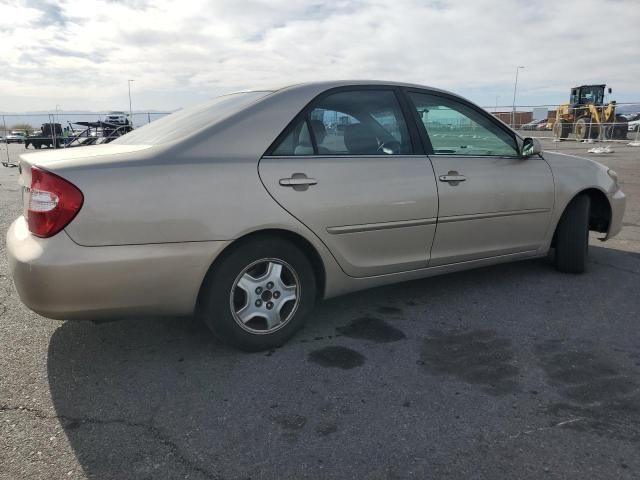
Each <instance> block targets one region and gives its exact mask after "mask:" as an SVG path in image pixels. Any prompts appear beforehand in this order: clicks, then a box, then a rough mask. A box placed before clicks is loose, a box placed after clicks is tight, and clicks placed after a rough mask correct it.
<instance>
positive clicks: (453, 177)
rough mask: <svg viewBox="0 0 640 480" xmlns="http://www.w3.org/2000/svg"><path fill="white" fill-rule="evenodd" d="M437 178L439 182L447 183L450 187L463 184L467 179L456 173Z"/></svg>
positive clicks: (452, 172)
mask: <svg viewBox="0 0 640 480" xmlns="http://www.w3.org/2000/svg"><path fill="white" fill-rule="evenodd" d="M438 178H439V179H440V181H441V182H447V183H449V184H451V185H457V184H458V183H460V182H464V181H465V180H466V179H467V177H465V176H464V175H460V174H459V173H458V172H456V171H450V172H449V173H447V174H446V175H440V176H439V177H438Z"/></svg>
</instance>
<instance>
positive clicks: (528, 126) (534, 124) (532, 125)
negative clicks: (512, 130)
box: [521, 118, 548, 130]
mask: <svg viewBox="0 0 640 480" xmlns="http://www.w3.org/2000/svg"><path fill="white" fill-rule="evenodd" d="M547 121H548V120H547V119H546V118H545V119H542V120H532V121H531V122H529V123H525V124H524V125H522V127H521V128H522V130H539V127H540V126H541V125H543V126H544V125H546V124H547Z"/></svg>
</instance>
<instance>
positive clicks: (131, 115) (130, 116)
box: [127, 80, 135, 128]
mask: <svg viewBox="0 0 640 480" xmlns="http://www.w3.org/2000/svg"><path fill="white" fill-rule="evenodd" d="M133 81H135V80H127V84H128V85H129V122H131V128H133V110H132V109H131V82H133Z"/></svg>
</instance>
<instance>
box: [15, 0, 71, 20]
mask: <svg viewBox="0 0 640 480" xmlns="http://www.w3.org/2000/svg"><path fill="white" fill-rule="evenodd" d="M25 6H26V7H27V8H32V9H35V10H37V11H39V12H40V18H39V19H38V20H37V23H38V24H40V25H45V26H48V25H60V26H65V25H66V24H67V22H68V21H69V18H68V17H67V15H66V14H65V13H64V10H63V8H62V7H61V6H60V5H59V4H56V3H54V2H49V1H47V0H26V2H25ZM34 26H37V25H34Z"/></svg>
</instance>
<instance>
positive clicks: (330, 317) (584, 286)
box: [48, 247, 640, 479]
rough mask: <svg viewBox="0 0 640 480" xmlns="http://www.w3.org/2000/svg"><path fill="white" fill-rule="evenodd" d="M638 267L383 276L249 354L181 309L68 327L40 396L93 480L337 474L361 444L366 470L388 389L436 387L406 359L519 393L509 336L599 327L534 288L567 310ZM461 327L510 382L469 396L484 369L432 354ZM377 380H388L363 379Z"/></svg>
mask: <svg viewBox="0 0 640 480" xmlns="http://www.w3.org/2000/svg"><path fill="white" fill-rule="evenodd" d="M639 272H640V255H638V254H631V253H628V252H622V251H616V250H611V249H604V248H600V247H593V248H592V255H591V262H590V265H589V273H588V274H587V275H584V276H570V275H560V274H558V273H556V272H555V271H554V270H553V268H552V267H551V265H550V264H549V262H547V261H545V260H535V261H526V262H519V263H514V264H507V265H500V266H495V267H488V268H483V269H478V270H473V271H467V272H461V273H455V274H450V275H445V276H441V277H434V278H429V279H424V280H417V281H411V282H406V283H402V284H397V285H392V286H387V287H380V288H376V289H373V290H369V291H365V292H360V293H356V294H351V295H348V296H345V297H341V298H337V299H332V300H329V301H326V302H324V303H323V304H322V305H320V306H319V308H318V311H317V312H316V313H315V314H314V315H313V316H312V318H311V319H310V320H309V322H308V325H307V327H305V329H304V330H303V331H302V332H301V333H299V334H298V335H297V336H296V337H295V338H294V339H292V341H291V342H290V343H289V344H287V345H286V346H284V347H282V348H280V349H277V350H274V351H271V352H262V353H255V354H247V353H242V352H238V351H236V350H233V349H230V348H228V347H226V346H224V345H221V344H220V343H218V342H216V341H215V340H214V339H213V337H212V336H211V335H210V334H209V333H208V332H207V331H206V330H205V329H204V328H201V327H198V326H194V325H192V323H191V322H189V321H188V320H185V319H180V318H170V319H135V320H126V321H117V322H108V323H100V324H95V323H91V322H65V323H63V324H62V325H61V326H60V327H59V328H58V329H57V330H56V331H55V332H54V334H53V336H52V338H51V341H50V345H49V351H48V380H49V386H50V391H51V397H52V399H53V404H54V408H55V411H56V414H57V417H58V418H59V421H60V423H61V425H62V427H63V428H64V431H65V433H66V435H67V437H68V439H69V442H70V444H71V446H72V447H73V449H74V451H75V453H76V455H77V458H78V461H79V462H80V464H81V465H82V467H83V469H84V471H85V473H86V475H87V476H88V477H91V478H93V477H95V478H118V479H121V478H186V477H188V478H250V477H251V478H262V477H264V478H275V477H279V478H296V477H298V478H299V477H300V475H301V472H303V471H306V470H305V469H306V468H311V469H313V468H321V465H325V466H326V467H327V468H330V470H329V471H330V472H331V473H332V474H333V475H334V476H335V477H336V478H340V477H342V478H344V476H346V475H347V474H348V472H349V471H350V468H351V467H349V465H351V462H352V461H353V462H355V460H353V457H358V456H359V455H360V456H361V454H362V452H363V451H364V452H365V453H366V456H367V457H370V458H369V459H370V462H372V463H371V465H377V463H376V462H377V460H376V459H375V458H374V457H375V456H376V455H375V452H376V451H378V449H379V448H380V446H379V444H380V442H381V441H389V440H390V439H388V438H386V436H387V435H391V433H390V432H391V431H393V430H394V424H395V423H394V422H398V421H399V420H398V418H396V417H395V416H396V415H400V414H401V413H395V412H396V411H395V410H393V409H390V408H389V406H388V405H389V403H393V402H394V401H395V398H396V396H397V395H398V394H397V392H398V391H402V392H403V396H404V397H406V398H410V397H415V400H412V402H413V403H415V404H418V405H420V404H421V402H425V405H427V404H428V402H430V401H433V398H429V395H432V396H434V398H435V397H436V396H438V395H443V394H444V393H443V392H442V391H441V390H443V391H444V390H446V389H444V387H442V388H440V383H441V380H438V377H433V379H432V377H431V376H427V375H424V373H420V372H416V373H413V370H414V369H416V368H423V367H421V365H424V368H427V367H429V364H430V362H431V363H434V362H436V367H437V368H435V369H434V371H436V373H438V374H443V375H449V376H453V377H455V378H457V379H459V380H460V381H461V382H466V383H467V384H469V385H470V387H469V388H470V389H471V390H470V392H471V393H469V395H485V394H486V392H489V395H494V396H495V399H496V400H493V401H494V402H499V401H500V398H501V395H504V394H507V393H508V394H509V395H517V394H518V393H517V392H518V391H520V390H521V389H522V387H521V386H518V385H515V386H514V383H517V382H518V381H520V382H521V381H522V380H519V378H520V377H522V375H520V377H519V376H518V375H517V373H518V370H515V372H511V373H509V372H510V370H509V369H511V370H513V368H516V367H515V366H514V365H515V363H514V362H511V361H510V360H509V358H511V356H517V355H518V354H519V353H518V348H520V347H518V345H517V339H518V338H522V337H527V336H530V337H532V338H534V337H535V338H539V339H545V338H547V339H548V338H555V337H553V336H552V337H549V335H554V334H550V333H549V331H550V330H551V331H553V330H554V329H555V330H556V333H555V335H561V336H562V333H557V330H558V329H560V330H562V329H564V328H566V329H567V331H566V332H569V331H572V332H573V333H572V334H573V335H575V336H579V335H580V334H579V333H578V332H579V328H580V325H581V323H580V322H581V321H583V322H584V329H585V330H584V331H585V335H588V336H594V335H598V333H597V332H598V330H597V328H598V326H597V324H596V322H595V320H594V322H593V325H592V322H590V321H588V320H584V318H582V319H581V318H580V316H582V317H584V315H585V312H588V311H589V309H584V310H583V311H581V312H579V314H577V315H578V316H577V317H576V318H573V317H571V316H570V315H568V314H567V313H566V311H564V310H558V309H556V311H558V312H562V313H561V315H563V318H561V319H560V318H559V319H558V320H557V322H558V323H557V324H556V323H554V322H556V320H555V317H554V315H555V314H554V311H552V310H548V309H547V310H544V309H545V308H547V307H546V306H544V305H542V306H540V307H538V305H539V304H544V302H543V299H549V301H558V302H562V303H559V304H558V305H570V304H572V303H575V302H579V301H581V302H584V301H589V300H585V295H589V292H598V291H602V295H595V294H594V296H593V302H594V305H595V302H598V306H597V308H598V309H602V304H601V303H602V298H607V296H608V295H614V293H616V292H617V293H618V294H622V293H625V295H626V292H627V291H626V290H625V288H626V287H625V286H624V285H626V283H628V282H629V278H633V279H637V275H638V274H639ZM625 275H626V276H627V277H625V278H624V279H622V280H621V279H620V277H621V276H625ZM625 282H626V283H625ZM536 297H537V298H536ZM625 298H626V297H625ZM616 299H617V300H616V301H617V302H620V301H624V300H620V297H619V296H616ZM626 301H627V302H629V303H633V305H634V306H635V307H634V308H636V307H637V305H638V303H637V302H638V300H637V299H636V298H629V299H628V300H626ZM634 302H635V303H634ZM538 308H540V309H541V310H540V311H539V312H540V313H539V314H538V313H536V312H538V310H536V309H538ZM559 308H560V307H559ZM567 308H568V307H567ZM594 308H595V307H594ZM619 308H620V310H621V311H624V308H625V306H624V305H623V306H619ZM567 311H568V310H567ZM528 312H533V313H532V314H531V316H530V317H526V321H524V320H522V321H520V318H523V317H524V316H525V315H528ZM599 314H602V312H600V313H599ZM587 315H588V314H587ZM564 325H566V327H565V326H564ZM459 329H462V330H464V329H471V331H474V332H490V333H488V334H487V333H482V334H481V335H485V336H486V335H489V336H493V337H499V338H498V340H496V342H497V343H496V345H498V344H499V345H498V346H499V348H500V352H502V353H501V355H503V357H504V358H506V360H504V361H505V362H506V363H504V364H501V365H498V366H499V367H500V366H502V367H505V368H503V370H504V371H505V375H506V376H505V377H504V378H500V379H498V380H499V382H498V383H499V386H500V388H504V389H506V390H504V391H498V390H497V389H495V388H494V387H495V385H494V383H495V382H494V383H491V384H489V383H486V384H483V385H479V386H480V387H483V389H484V390H481V391H479V393H475V390H474V389H475V387H476V386H478V381H480V382H482V379H480V380H478V377H477V376H475V377H473V378H472V377H470V376H469V375H466V376H465V373H464V372H462V373H460V372H458V371H457V370H455V368H458V369H459V367H460V366H459V365H453V366H451V365H450V364H447V363H444V364H442V363H441V364H437V362H438V361H440V359H439V357H438V356H437V355H436V354H437V348H438V341H439V340H438V339H439V338H445V337H438V335H445V334H446V332H450V331H458V330H459ZM434 331H437V332H445V333H437V334H434V333H433V332H434ZM566 332H565V336H567V335H569V334H568V333H566ZM603 334H604V333H603ZM429 335H431V336H430V337H429ZM434 335H435V336H434ZM503 337H504V339H503ZM424 338H429V339H430V340H429V341H428V342H429V343H420V342H422V341H423V340H422V339H424ZM457 338H458V337H452V336H449V337H446V339H447V341H448V342H451V341H457V340H456V339H457ZM452 339H453V340H452ZM463 340H464V339H463ZM513 342H515V343H516V345H515V346H511V343H513ZM425 345H426V347H425ZM420 348H422V350H420ZM425 348H431V350H429V351H427V352H426V353H425V350H424V349H425ZM523 348H524V347H523ZM331 349H333V350H331ZM505 349H506V350H505ZM433 351H435V352H436V354H433V353H432V352H433ZM505 351H507V352H506V354H505V353H504V352H505ZM353 352H355V354H357V355H358V356H355V355H354V353H353ZM420 352H422V353H420ZM472 353H473V352H472ZM481 353H482V352H481ZM420 359H422V360H420ZM470 361H473V358H472V359H471V360H470ZM425 363H426V365H425ZM454 367H455V368H454ZM507 367H508V368H507ZM517 368H520V370H521V371H522V369H524V368H525V367H524V366H523V365H522V364H520V365H519V366H518V367H517ZM452 369H453V370H452ZM521 371H520V373H521ZM404 372H406V378H404V376H405V373H404ZM365 373H366V375H365ZM376 377H379V378H376ZM380 379H383V380H384V382H385V385H387V386H386V388H382V387H380V388H377V387H376V388H373V387H372V385H374V384H375V385H377V383H376V382H378V381H382V380H380ZM424 382H432V383H431V384H430V385H431V387H434V388H430V389H429V390H428V391H427V390H425V389H424V385H423V384H424ZM439 382H440V383H439ZM492 388H494V390H491V389H492ZM429 392H432V393H429ZM394 395H395V396H394ZM404 397H403V398H404ZM478 398H484V397H478ZM511 401H512V400H509V402H511ZM403 402H404V403H403V404H402V405H404V406H408V404H409V401H408V400H406V399H405V400H403ZM478 402H479V403H480V404H481V401H478ZM398 408H400V407H398ZM509 408H511V407H509ZM381 411H384V412H385V413H384V414H381V413H380V412H381ZM413 421H414V422H415V421H416V420H415V419H414V420H413ZM387 422H389V423H387ZM418 422H420V420H418ZM363 425H367V427H366V428H365V427H363ZM378 425H380V430H378V429H377V428H378ZM424 428H425V429H428V428H429V427H428V426H427V425H426V424H425V426H424ZM363 432H366V434H363ZM381 437H385V438H381ZM442 441H443V442H446V441H447V440H446V439H443V440H442ZM338 442H339V443H338ZM292 447H295V451H294V450H292ZM388 448H389V449H390V451H394V450H393V449H394V448H396V447H392V446H390V447H388ZM397 448H407V447H406V446H404V447H403V446H402V445H399V446H398V447H397ZM416 448H417V447H416ZM421 448H425V446H424V445H422V447H421ZM351 456H352V457H351ZM305 462H306V463H305ZM323 462H324V463H323ZM380 462H382V460H380ZM328 463H331V467H329V466H328V465H327V464H328ZM305 465H306V467H305ZM352 466H353V465H352ZM367 468H368V467H367ZM371 468H373V467H371ZM380 468H382V467H380ZM312 476H313V475H312Z"/></svg>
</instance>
